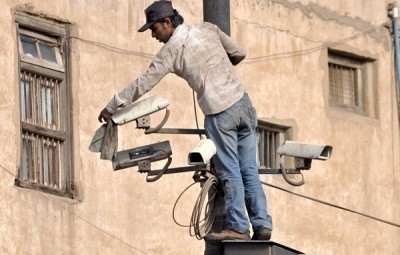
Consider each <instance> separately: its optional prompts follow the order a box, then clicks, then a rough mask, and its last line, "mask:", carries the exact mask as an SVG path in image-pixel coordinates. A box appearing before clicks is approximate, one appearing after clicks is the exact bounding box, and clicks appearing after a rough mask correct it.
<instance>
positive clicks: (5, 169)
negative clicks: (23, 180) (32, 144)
mask: <svg viewBox="0 0 400 255" xmlns="http://www.w3.org/2000/svg"><path fill="white" fill-rule="evenodd" d="M0 167H1V168H3V170H4V171H6V172H7V173H9V174H10V175H11V176H13V177H15V175H14V174H13V173H11V172H10V171H8V170H7V168H5V167H4V166H2V165H0Z"/></svg>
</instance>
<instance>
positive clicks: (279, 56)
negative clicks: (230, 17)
mask: <svg viewBox="0 0 400 255" xmlns="http://www.w3.org/2000/svg"><path fill="white" fill-rule="evenodd" d="M386 25H387V22H384V23H382V24H380V25H378V26H376V27H374V28H372V29H369V30H366V31H362V32H360V33H358V34H354V35H352V36H349V37H346V38H343V39H340V40H337V41H334V42H329V43H325V44H322V45H320V46H317V47H313V48H309V49H303V50H297V51H288V52H281V53H275V54H271V55H266V56H259V57H247V58H246V59H245V60H243V63H256V62H262V61H268V60H272V59H282V58H290V57H295V56H300V55H305V54H310V53H313V52H316V51H319V50H322V49H326V48H329V47H333V46H337V45H340V44H343V43H345V42H348V41H351V40H354V39H356V38H358V37H361V36H364V35H368V34H371V33H373V32H376V31H378V30H380V29H381V28H383V27H385V26H386ZM67 39H68V40H70V39H76V40H78V41H81V42H84V43H86V44H91V45H95V46H97V47H101V48H103V49H106V50H109V51H113V52H117V53H121V54H128V55H135V56H141V57H145V58H153V57H154V56H155V55H154V54H149V53H143V52H138V51H132V50H126V49H122V48H118V47H115V46H110V45H107V44H105V43H100V42H96V41H92V40H88V39H84V38H81V37H78V36H69V37H67Z"/></svg>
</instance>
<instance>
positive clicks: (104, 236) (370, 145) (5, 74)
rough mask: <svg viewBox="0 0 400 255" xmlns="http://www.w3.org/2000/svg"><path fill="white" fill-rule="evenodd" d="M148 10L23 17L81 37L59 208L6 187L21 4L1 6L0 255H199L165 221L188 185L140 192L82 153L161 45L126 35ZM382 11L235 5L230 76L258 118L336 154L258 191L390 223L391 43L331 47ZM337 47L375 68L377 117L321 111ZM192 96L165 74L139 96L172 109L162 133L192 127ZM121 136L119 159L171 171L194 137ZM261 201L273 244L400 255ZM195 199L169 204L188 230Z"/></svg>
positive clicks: (174, 181)
mask: <svg viewBox="0 0 400 255" xmlns="http://www.w3.org/2000/svg"><path fill="white" fill-rule="evenodd" d="M151 2H152V1H150V0H140V1H136V0H135V1H48V0H41V1H30V3H29V4H27V5H25V6H24V7H23V8H24V9H25V10H30V11H33V12H35V13H37V14H41V15H42V16H43V15H50V16H54V17H58V18H60V19H63V20H68V21H69V22H71V23H73V26H72V31H71V36H74V37H79V38H81V39H80V40H78V39H71V40H70V43H71V49H72V52H71V68H72V69H71V84H72V87H71V94H72V109H71V115H72V121H73V141H74V144H73V148H74V150H73V159H71V160H73V166H74V182H75V184H76V188H77V199H75V200H68V199H62V198H59V197H55V196H50V195H44V194H42V193H39V192H34V191H30V190H26V189H21V188H16V187H15V186H14V185H13V181H14V177H13V176H12V175H15V174H16V172H17V168H18V165H19V150H20V143H19V139H20V138H19V130H20V123H19V107H18V98H19V94H18V93H19V92H18V86H16V84H18V69H17V63H18V62H17V51H16V36H15V24H14V22H13V13H14V10H15V8H16V7H17V6H20V5H22V4H26V2H24V1H16V0H5V1H3V5H2V6H3V8H2V9H1V15H0V29H1V31H3V35H2V36H1V37H0V40H1V46H0V68H1V70H2V72H1V74H0V82H1V84H2V86H0V91H1V93H0V100H1V101H0V102H1V103H0V109H1V111H0V117H1V119H2V120H3V121H1V122H0V130H1V131H0V141H1V144H2V145H1V147H0V148H1V150H2V153H1V154H0V165H1V166H2V168H1V169H0V176H1V178H0V192H1V194H2V199H0V234H1V236H2V241H0V254H149V255H150V254H185V255H186V254H203V250H204V243H203V241H198V240H197V239H196V238H194V237H190V236H189V234H188V229H186V228H181V227H179V226H177V225H176V224H175V223H174V222H173V219H172V217H171V215H172V208H173V205H174V203H175V201H176V199H177V197H178V196H179V194H180V193H181V192H182V191H183V190H184V189H185V188H186V187H187V186H188V185H189V184H190V183H191V182H192V179H191V177H192V174H191V173H188V174H176V175H169V176H164V177H163V178H162V179H161V180H159V181H157V182H155V183H146V182H145V176H144V175H141V174H139V173H137V172H136V169H135V168H132V169H126V170H122V171H118V172H113V171H112V169H111V163H110V162H106V161H102V160H99V157H98V155H97V154H93V153H91V152H89V151H88V146H89V143H90V141H91V138H92V135H93V133H94V131H95V130H96V129H97V128H98V127H99V123H98V121H97V115H98V113H99V111H100V110H101V109H102V108H103V107H104V105H105V103H106V102H108V100H109V99H110V98H111V96H112V95H113V94H114V93H115V92H117V91H119V90H121V89H122V88H123V87H124V86H126V85H127V84H128V83H129V82H130V81H131V80H132V79H134V78H136V77H137V76H138V75H139V74H140V73H141V72H143V71H144V70H145V68H146V67H147V66H148V64H149V63H150V61H151V55H152V54H155V53H156V52H157V50H158V49H159V48H160V47H161V45H160V44H159V43H158V42H157V41H155V40H153V39H152V38H151V36H150V33H149V32H145V33H137V32H136V30H137V29H138V28H139V27H140V26H141V25H142V23H143V22H144V17H143V16H144V15H143V10H144V8H145V7H146V6H148V5H149V4H150V3H151ZM387 3H388V1H381V0H376V1H372V0H371V1H344V0H341V1H316V0H315V1H306V0H303V1H289V0H286V1H285V0H251V1H236V0H231V19H232V20H231V31H232V36H233V37H234V38H235V39H236V40H238V41H239V42H240V43H241V44H243V45H244V46H245V47H246V49H247V51H248V58H247V59H246V60H245V61H244V62H243V63H242V64H240V65H239V66H238V67H237V68H238V70H239V73H240V76H241V78H242V80H243V82H244V84H245V86H246V88H247V90H248V92H249V94H250V96H251V98H252V100H253V102H254V104H255V106H256V108H257V111H258V114H259V118H260V119H263V120H268V119H275V120H277V121H288V122H290V123H294V124H293V125H295V126H296V132H295V134H294V139H295V140H299V141H308V142H314V143H324V144H330V145H333V147H334V152H333V157H332V158H331V159H330V160H329V161H326V162H318V161H314V162H313V165H312V169H311V170H310V171H308V172H305V173H304V176H305V181H306V184H305V185H303V186H301V187H291V186H289V185H288V184H287V183H286V182H284V181H283V180H282V177H281V176H279V175H277V176H262V179H263V181H266V182H268V183H271V184H274V185H278V186H280V187H283V188H286V189H288V190H291V191H294V192H298V193H300V194H304V195H308V196H311V197H314V198H317V199H321V200H324V201H328V202H330V203H333V204H337V205H339V206H343V207H345V208H349V209H353V210H356V211H359V212H362V213H365V214H368V215H371V216H375V217H378V218H381V219H385V220H387V221H390V222H395V223H397V224H399V222H400V214H399V213H398V212H399V211H400V204H399V201H400V196H399V192H400V188H399V180H400V178H399V176H400V174H399V170H400V169H399V167H398V165H399V157H397V155H398V154H399V132H398V131H399V127H398V117H397V116H398V115H397V114H398V113H397V102H396V99H395V94H396V92H395V90H394V87H395V85H394V81H393V79H394V78H393V73H394V71H393V60H392V52H391V48H392V45H391V38H390V36H389V33H388V30H387V29H386V28H381V29H377V30H376V31H374V32H371V33H369V34H364V35H360V36H358V37H355V38H353V39H351V40H346V41H343V42H342V41H341V40H342V39H344V38H350V37H352V36H353V35H357V34H360V33H362V32H364V31H369V30H371V29H374V28H376V27H377V26H379V25H380V24H382V23H384V22H386V21H387V13H386V5H387ZM174 6H175V8H177V9H178V10H179V11H180V13H181V14H182V15H183V16H184V17H185V22H186V23H188V24H191V23H197V22H200V21H201V20H202V6H201V1H183V0H182V1H180V0H179V1H178V0H174ZM83 39H84V40H88V41H84V40H83ZM338 41H340V42H341V43H340V44H337V45H335V46H334V47H335V48H337V49H341V50H344V51H350V52H356V53H357V54H360V55H366V56H369V57H371V58H374V59H376V64H375V67H374V68H376V74H377V75H376V77H375V79H376V81H375V83H376V84H375V86H376V102H375V104H376V109H375V111H376V112H375V113H376V115H375V117H366V116H361V115H358V114H353V113H348V112H345V111H343V110H340V109H337V108H333V107H330V106H329V100H328V93H329V92H328V77H327V75H328V73H327V68H328V67H327V49H326V47H325V45H326V44H327V43H332V42H338ZM98 43H101V45H99V44H98ZM120 49H123V50H124V51H120ZM305 49H306V50H307V49H313V50H310V51H306V52H304V50H305ZM293 52H300V53H301V54H293ZM138 53H143V54H145V56H143V55H140V54H138ZM287 53H291V54H287ZM148 54H150V58H149V57H146V56H148ZM276 54H280V55H276ZM274 56H275V57H274ZM260 57H262V58H260ZM191 93H192V92H191V90H190V89H189V87H188V86H187V85H186V83H185V82H184V81H182V80H181V79H179V78H176V77H175V76H173V75H169V76H167V77H166V78H165V79H164V80H163V81H162V82H161V83H160V84H159V85H158V86H157V87H155V88H154V89H153V90H152V91H151V92H150V94H149V95H156V94H160V95H163V96H165V97H166V98H168V99H169V100H170V102H171V105H170V107H169V109H170V110H171V116H170V119H169V121H168V123H167V125H166V126H167V127H181V128H194V127H195V118H194V111H193V109H192V108H193V107H192V105H193V99H192V96H191ZM198 113H199V116H198V118H199V122H200V125H202V122H203V121H202V119H203V116H202V115H201V113H200V111H199V110H198ZM160 117H161V116H157V117H155V118H154V123H157V120H158V119H159V118H160ZM152 121H153V119H152ZM119 132H120V133H119V137H120V140H119V147H120V148H121V149H123V148H131V147H136V146H140V145H144V144H149V143H152V142H155V141H160V140H167V139H169V140H171V143H172V146H173V153H174V155H173V166H182V165H185V164H186V156H187V152H188V151H189V150H190V149H191V148H192V146H194V145H195V144H196V143H197V141H198V138H197V137H196V136H176V135H151V136H145V135H143V132H142V131H139V130H135V129H134V124H130V125H125V126H122V127H121V128H120V129H119ZM154 168H157V166H154ZM265 190H266V193H267V198H268V203H269V209H270V213H271V214H272V216H273V218H274V224H275V231H274V233H273V238H272V239H273V240H274V241H276V242H280V243H282V244H285V245H288V246H290V247H293V248H295V249H298V250H301V251H303V252H305V253H307V254H398V253H399V252H400V246H399V244H398V239H399V238H400V230H399V228H398V227H394V226H391V225H388V224H385V223H382V222H379V221H376V220H373V219H370V218H366V217H362V216H360V215H356V214H353V213H350V212H346V211H343V210H339V209H337V208H332V207H329V206H326V205H323V204H319V203H316V202H313V201H310V200H306V199H304V198H300V197H297V196H293V195H291V194H288V193H285V192H283V191H280V190H276V189H273V188H269V187H266V188H265ZM197 192H198V187H196V188H194V189H191V190H190V191H189V193H187V194H186V195H185V196H184V197H183V198H182V199H183V200H182V201H181V202H180V203H179V204H178V206H177V208H178V209H177V210H178V211H177V220H178V221H179V222H180V223H182V224H187V222H188V220H189V218H190V215H191V210H192V207H193V205H194V201H195V199H196V197H197V194H198V193H197Z"/></svg>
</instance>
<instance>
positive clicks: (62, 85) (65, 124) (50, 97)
mask: <svg viewBox="0 0 400 255" xmlns="http://www.w3.org/2000/svg"><path fill="white" fill-rule="evenodd" d="M16 21H17V36H18V52H19V84H18V87H19V92H20V116H21V164H20V169H19V173H18V178H17V180H16V185H18V186H21V187H26V188H32V189H38V190H42V191H45V192H49V193H53V194H58V195H63V196H71V194H72V190H71V187H72V185H71V184H72V182H71V165H70V153H69V151H70V140H69V137H70V135H69V133H70V126H69V108H70V106H69V98H68V83H67V79H66V77H67V74H66V66H65V63H66V49H67V47H66V44H65V38H66V28H65V27H63V26H60V25H54V26H51V25H49V23H44V22H41V21H39V20H36V19H30V18H28V17H25V16H17V18H16Z"/></svg>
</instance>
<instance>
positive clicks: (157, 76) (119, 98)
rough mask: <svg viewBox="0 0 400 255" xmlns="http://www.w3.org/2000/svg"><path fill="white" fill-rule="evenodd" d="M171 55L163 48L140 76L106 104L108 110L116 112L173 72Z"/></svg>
mask: <svg viewBox="0 0 400 255" xmlns="http://www.w3.org/2000/svg"><path fill="white" fill-rule="evenodd" d="M170 56H171V54H168V52H167V50H165V49H164V48H162V49H161V50H160V52H159V53H158V54H157V55H156V56H155V58H154V59H153V61H152V62H151V64H150V66H149V67H148V68H147V70H146V71H145V72H144V73H143V74H142V75H141V76H139V78H137V79H136V80H134V81H132V82H131V83H130V84H129V85H128V86H127V87H125V88H124V89H123V90H122V91H120V92H119V93H117V94H115V95H114V97H113V98H112V99H111V100H110V102H109V103H108V104H107V106H106V108H107V110H108V111H109V112H110V113H114V112H115V111H116V110H117V109H118V108H119V107H124V106H126V105H128V104H130V103H132V102H135V101H136V100H137V99H139V98H140V97H141V96H142V95H144V94H146V93H147V92H148V91H150V90H151V89H152V88H153V87H154V86H155V85H157V83H158V82H159V81H160V80H161V79H162V78H163V77H164V76H165V75H167V74H168V73H170V72H171V70H172V68H171V63H172V61H171V59H170Z"/></svg>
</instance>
